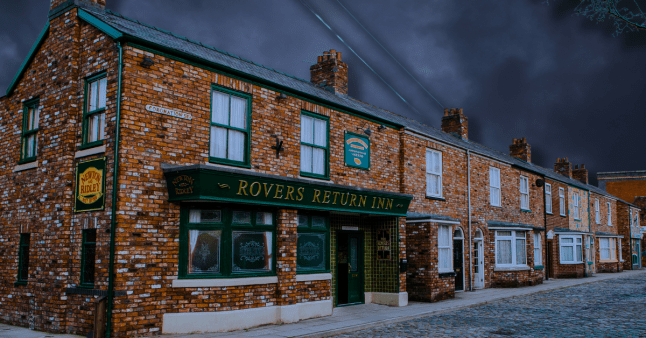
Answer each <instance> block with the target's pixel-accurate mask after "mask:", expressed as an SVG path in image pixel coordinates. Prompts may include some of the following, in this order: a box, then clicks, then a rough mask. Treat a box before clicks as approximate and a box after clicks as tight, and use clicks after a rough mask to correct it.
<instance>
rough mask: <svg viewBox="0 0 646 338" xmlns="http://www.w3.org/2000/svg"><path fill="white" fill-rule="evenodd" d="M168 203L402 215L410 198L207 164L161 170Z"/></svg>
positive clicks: (402, 195) (404, 213) (408, 196)
mask: <svg viewBox="0 0 646 338" xmlns="http://www.w3.org/2000/svg"><path fill="white" fill-rule="evenodd" d="M164 174H165V176H166V183H167V185H168V197H169V201H171V202H173V201H195V200H210V201H221V202H235V203H247V204H259V205H269V206H280V207H288V208H295V209H314V210H331V211H332V210H333V211H346V212H358V213H368V214H380V215H394V216H405V215H406V211H407V210H408V205H409V204H410V201H411V199H412V196H410V195H404V194H399V193H390V192H386V191H376V190H366V189H361V188H355V187H347V186H341V185H337V184H317V183H311V182H309V181H304V180H299V179H294V178H287V177H280V176H274V175H265V174H256V175H250V174H247V173H243V172H240V171H237V170H231V171H228V170H226V171H224V170H221V169H219V168H218V169H214V168H212V167H210V166H208V165H201V164H199V165H194V166H190V167H188V168H171V169H166V170H165V173H164Z"/></svg>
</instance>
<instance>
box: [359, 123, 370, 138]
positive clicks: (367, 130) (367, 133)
mask: <svg viewBox="0 0 646 338" xmlns="http://www.w3.org/2000/svg"><path fill="white" fill-rule="evenodd" d="M367 124H368V123H366V124H364V125H363V126H362V127H357V130H363V133H364V134H366V135H368V136H370V135H372V130H370V128H366V129H363V128H364V127H365V126H366V125H367Z"/></svg>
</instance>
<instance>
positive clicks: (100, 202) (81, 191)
mask: <svg viewBox="0 0 646 338" xmlns="http://www.w3.org/2000/svg"><path fill="white" fill-rule="evenodd" d="M105 174H106V170H105V157H102V158H97V159H93V160H88V161H83V162H79V163H78V164H77V165H76V190H75V192H74V212H83V211H93V210H103V208H104V206H105Z"/></svg>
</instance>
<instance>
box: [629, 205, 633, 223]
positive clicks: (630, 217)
mask: <svg viewBox="0 0 646 338" xmlns="http://www.w3.org/2000/svg"><path fill="white" fill-rule="evenodd" d="M628 218H629V219H630V221H629V224H630V226H631V227H632V226H633V209H630V208H629V209H628Z"/></svg>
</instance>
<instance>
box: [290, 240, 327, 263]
mask: <svg viewBox="0 0 646 338" xmlns="http://www.w3.org/2000/svg"><path fill="white" fill-rule="evenodd" d="M297 243H298V245H297V254H296V255H297V259H296V267H297V268H298V269H299V270H323V269H325V258H326V252H325V234H298V240H297Z"/></svg>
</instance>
